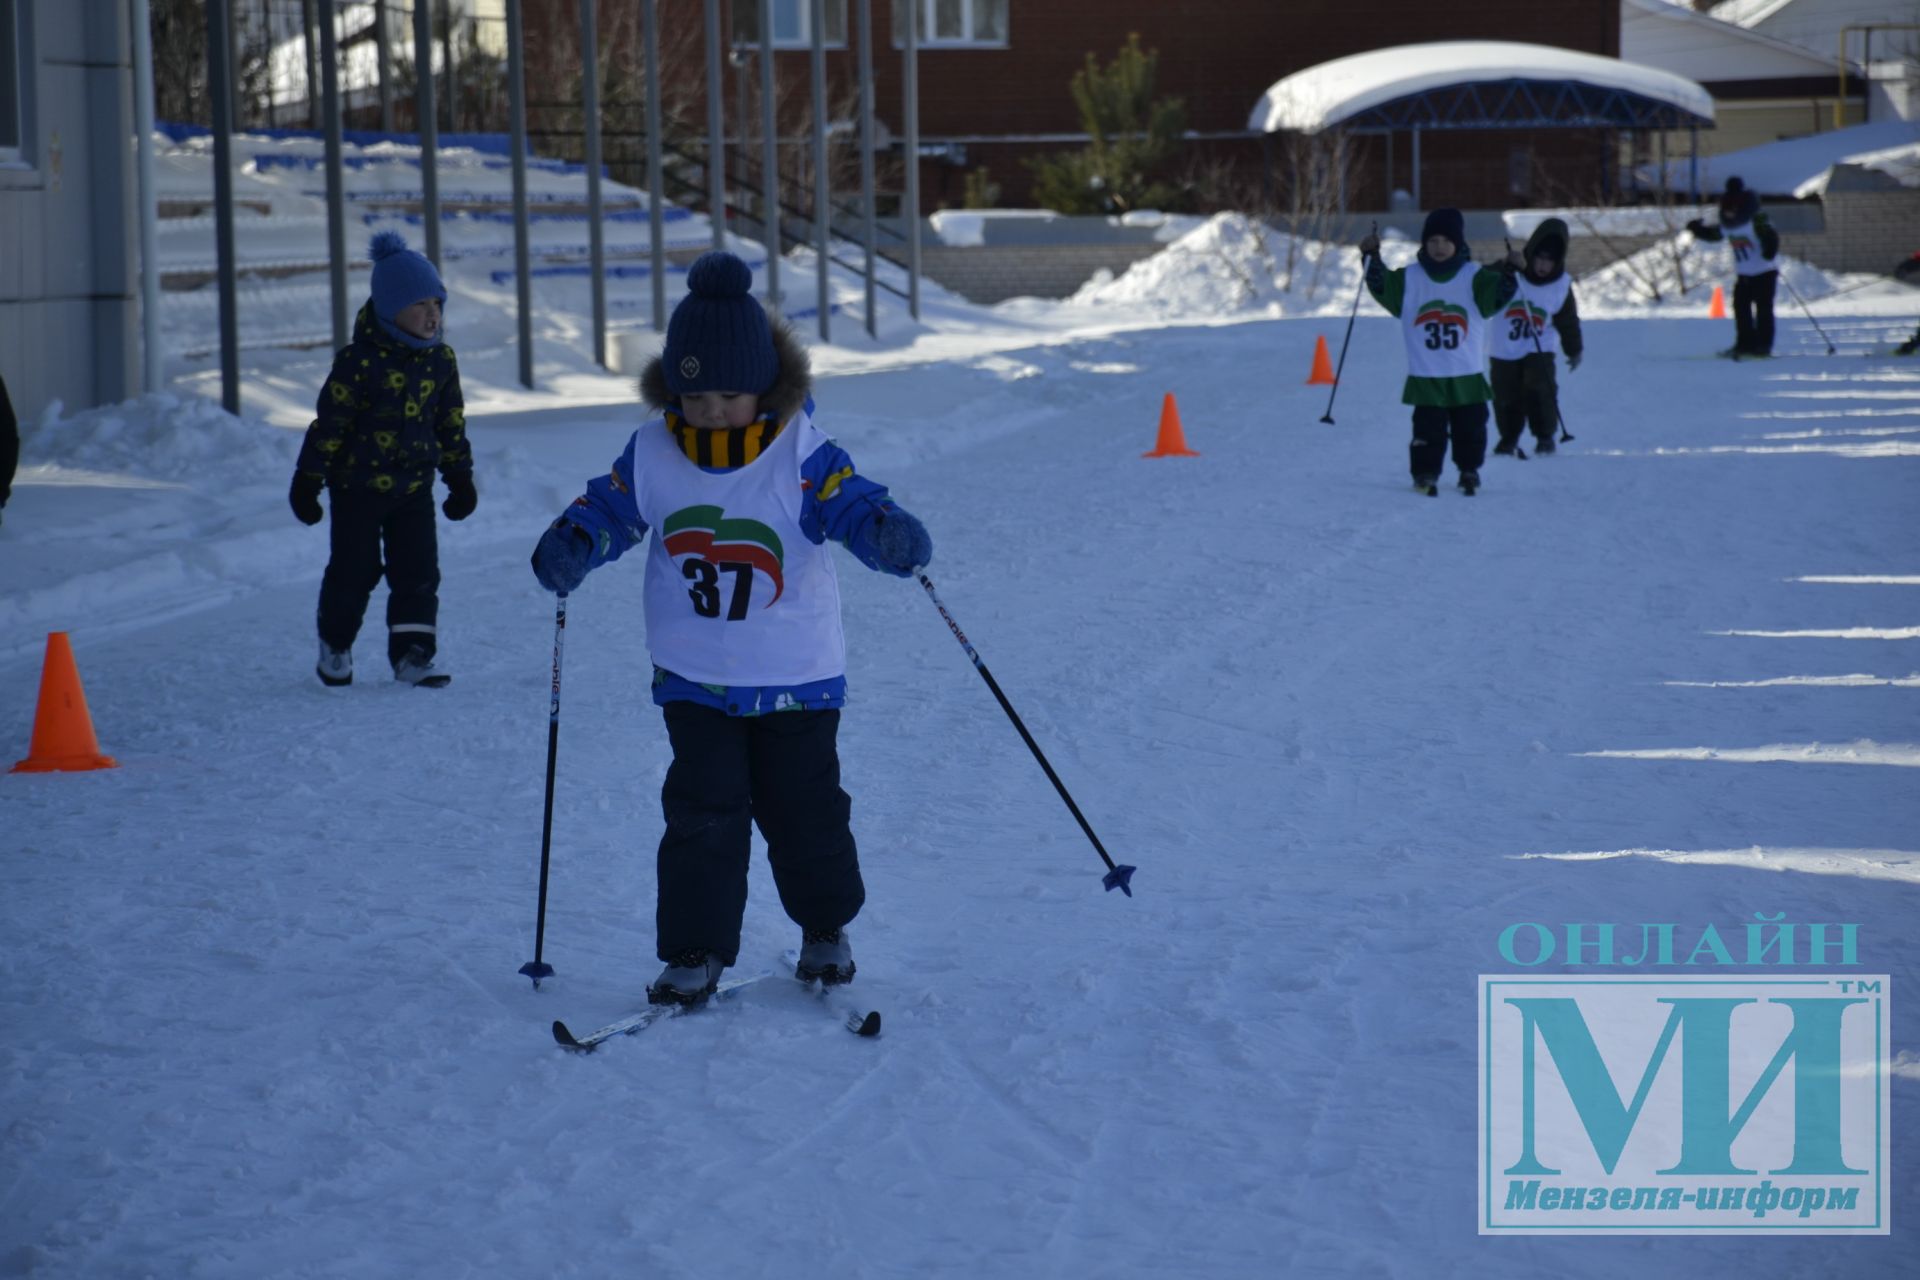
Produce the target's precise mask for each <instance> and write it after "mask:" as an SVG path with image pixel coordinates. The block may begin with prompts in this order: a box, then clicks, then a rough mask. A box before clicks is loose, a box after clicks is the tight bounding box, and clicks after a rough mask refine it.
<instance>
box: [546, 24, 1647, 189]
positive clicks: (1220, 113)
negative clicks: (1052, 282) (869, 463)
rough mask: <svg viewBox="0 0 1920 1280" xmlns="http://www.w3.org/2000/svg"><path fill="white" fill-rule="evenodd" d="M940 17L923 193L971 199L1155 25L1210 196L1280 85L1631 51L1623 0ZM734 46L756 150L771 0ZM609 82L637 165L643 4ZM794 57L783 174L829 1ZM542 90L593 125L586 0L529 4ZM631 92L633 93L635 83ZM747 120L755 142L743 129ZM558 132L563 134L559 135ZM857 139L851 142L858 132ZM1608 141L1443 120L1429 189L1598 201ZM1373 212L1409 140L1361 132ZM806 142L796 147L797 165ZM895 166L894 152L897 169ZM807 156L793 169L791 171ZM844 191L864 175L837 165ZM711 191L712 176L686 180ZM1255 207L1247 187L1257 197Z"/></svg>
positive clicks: (616, 134)
mask: <svg viewBox="0 0 1920 1280" xmlns="http://www.w3.org/2000/svg"><path fill="white" fill-rule="evenodd" d="M908 2H909V0H891V3H889V0H871V9H872V31H873V59H874V91H875V108H876V115H877V117H878V119H879V121H880V124H881V126H882V134H881V136H882V138H883V139H884V140H885V141H886V143H887V144H888V145H887V149H886V155H885V157H884V158H883V171H882V179H881V181H882V185H883V187H889V188H891V189H895V190H897V189H898V182H899V170H898V165H899V149H898V143H897V141H896V140H897V137H898V135H899V133H900V130H901V128H902V123H903V117H902V110H901V83H902V59H901V55H900V47H899V42H898V38H897V33H898V32H899V31H900V30H901V23H902V20H903V19H902V15H903V14H904V12H905V5H906V3H908ZM911 3H914V4H917V5H918V6H920V8H921V10H922V11H923V12H924V13H925V14H926V17H925V19H924V20H923V28H922V29H923V33H924V34H923V38H922V46H921V52H920V60H919V82H920V93H919V103H920V120H919V123H920V141H921V152H922V156H921V191H922V204H923V207H924V208H925V209H927V210H933V209H937V208H940V207H943V206H957V205H960V204H961V203H962V202H963V200H964V199H965V193H966V184H967V180H968V176H969V174H974V175H975V181H976V182H978V181H981V180H982V179H984V180H986V181H990V182H991V183H993V184H995V185H997V186H998V187H999V189H1000V191H999V200H998V203H1000V204H1003V205H1010V206H1019V205H1022V204H1024V203H1026V202H1027V200H1028V196H1029V188H1030V186H1031V182H1030V178H1029V173H1028V170H1027V167H1026V165H1025V163H1024V162H1025V161H1026V160H1028V159H1030V158H1032V157H1034V156H1037V155H1041V154H1044V153H1047V152H1051V151H1067V150H1074V149H1077V148H1078V147H1080V146H1081V145H1083V144H1084V142H1085V134H1084V133H1083V131H1082V126H1081V123H1080V120H1079V117H1078V114H1077V112H1076V110H1075V107H1074V104H1073V101H1072V98H1071V96H1070V94H1069V91H1068V85H1069V82H1070V81H1071V80H1072V77H1073V75H1074V73H1075V72H1076V71H1078V70H1079V69H1080V68H1081V67H1082V65H1083V64H1084V60H1085V58H1086V57H1087V55H1089V54H1091V55H1093V56H1094V57H1095V58H1096V59H1097V60H1099V61H1100V62H1101V63H1102V64H1105V63H1106V62H1108V61H1110V60H1111V59H1112V58H1113V56H1114V54H1115V53H1116V52H1117V51H1118V50H1119V48H1120V47H1121V46H1122V45H1123V44H1125V42H1126V39H1127V36H1128V34H1129V33H1132V32H1137V33H1138V34H1139V36H1140V43H1141V45H1142V47H1143V48H1147V49H1152V50H1157V51H1158V53H1159V78H1158V83H1157V88H1158V92H1159V93H1161V94H1164V95H1168V96H1173V97H1178V98H1180V99H1182V100H1183V102H1184V103H1185V106H1186V110H1187V127H1188V146H1187V149H1186V150H1187V154H1185V155H1184V156H1183V157H1182V159H1181V162H1180V165H1181V172H1179V173H1175V174H1171V175H1168V176H1169V177H1173V178H1176V179H1180V178H1184V179H1186V180H1187V181H1188V182H1190V183H1192V184H1194V187H1193V194H1194V196H1195V200H1196V203H1197V204H1199V205H1200V206H1201V207H1207V206H1209V205H1217V204H1224V203H1234V202H1235V201H1234V200H1232V199H1231V198H1230V197H1233V196H1236V195H1237V196H1240V197H1246V196H1248V195H1250V194H1257V193H1258V192H1259V191H1260V190H1261V187H1262V168H1263V163H1264V162H1263V148H1262V143H1261V140H1260V138H1258V137H1257V136H1255V135H1254V134H1253V133H1252V132H1251V131H1250V130H1249V129H1248V128H1247V117H1248V113H1249V111H1250V110H1251V109H1252V107H1253V105H1254V103H1255V102H1257V101H1258V100H1259V98H1260V95H1261V94H1262V93H1263V92H1264V91H1265V90H1266V89H1267V87H1268V86H1269V85H1271V84H1272V83H1273V82H1274V81H1276V80H1278V79H1279V78H1281V77H1282V76H1285V75H1287V74H1290V73H1291V72H1294V71H1298V70H1301V69H1303V68H1305V67H1309V66H1313V65H1315V64H1317V63H1321V62H1325V61H1327V60H1330V59H1333V58H1337V57H1340V56H1343V55H1346V54H1351V53H1357V52H1361V51H1364V50H1367V49H1370V48H1376V47H1380V46H1385V45H1397V44H1409V43H1416V42H1425V41H1438V40H1458V39H1474V38H1485V39H1502V40H1515V41H1523V42H1530V43H1537V44H1547V45H1557V46H1560V47H1563V48H1570V49H1576V50H1580V51H1583V52H1588V53H1597V54H1604V55H1607V56H1617V55H1618V53H1619V49H1620V5H1619V0H1564V2H1563V3H1559V4H1553V5H1543V4H1540V3H1538V2H1537V0H1485V2H1484V3H1481V4H1478V5H1474V6H1470V7H1469V8H1466V9H1461V8H1458V7H1447V6H1435V5H1432V4H1424V3H1407V2H1404V0H1382V2H1380V3H1375V4H1371V5H1365V6H1356V5H1353V4H1351V3H1336V2H1335V0H1291V2H1290V3H1287V4H1284V5H1278V4H1272V3H1267V2H1264V0H1044V2H1043V0H911ZM720 7H721V24H722V27H723V33H724V34H723V37H722V38H723V40H724V41H725V42H726V44H727V47H728V48H729V49H730V50H731V51H732V52H733V57H732V58H731V59H730V61H729V63H728V64H727V68H726V70H725V71H724V72H723V74H722V80H723V82H724V83H723V85H722V86H721V92H722V93H724V94H725V95H726V101H725V112H726V116H727V130H728V133H729V135H730V137H731V138H732V140H733V142H734V143H735V144H736V145H740V144H744V145H742V146H741V155H742V162H745V160H746V159H748V158H750V157H752V156H754V155H755V154H757V153H756V151H755V144H754V142H753V137H754V135H755V134H756V133H757V128H758V125H757V121H758V119H759V105H758V92H759V89H758V85H759V72H758V66H757V57H758V47H759V46H758V39H757V32H758V23H757V17H756V15H757V12H758V0H722V4H721V6H720ZM824 7H825V10H826V14H827V18H826V22H825V28H826V34H827V38H828V52H827V57H826V63H827V78H828V83H829V86H830V88H829V93H828V102H829V109H828V115H829V118H830V119H831V120H832V121H833V122H835V124H836V126H842V125H845V124H847V123H849V122H850V121H851V119H852V117H853V114H854V110H853V103H854V100H855V90H856V68H857V47H858V42H857V35H856V34H854V32H855V24H856V23H857V20H858V17H857V15H858V13H859V9H860V3H859V0H826V4H825V6H824ZM601 8H602V12H601V15H600V38H601V42H602V45H603V53H602V64H603V68H604V70H603V73H602V76H601V81H602V84H603V85H606V86H609V87H610V93H611V97H610V99H609V107H608V110H607V115H606V119H605V121H604V124H603V131H604V132H605V134H606V135H607V136H608V139H609V145H608V152H607V154H608V155H609V157H610V159H611V160H612V162H613V163H615V164H616V165H619V164H621V162H622V156H623V154H626V153H625V152H623V147H622V145H621V140H622V139H631V140H633V141H634V146H636V147H637V146H638V139H639V138H640V137H641V136H642V132H643V129H644V121H643V119H642V118H641V116H640V114H639V112H638V111H637V109H635V108H634V107H633V106H631V105H627V103H630V102H637V101H638V92H639V90H638V85H639V83H640V78H639V74H638V72H637V67H638V66H639V60H640V52H639V38H640V37H639V31H638V26H637V20H636V18H635V17H634V16H633V11H635V10H637V6H634V5H621V6H613V5H602V6H601ZM772 8H773V13H774V21H773V25H774V31H775V45H776V53H775V56H774V64H775V79H776V91H775V92H776V98H777V100H778V104H779V120H780V125H779V132H780V134H781V136H782V139H783V155H782V161H781V163H782V168H783V172H797V171H798V169H799V168H800V167H801V166H803V165H804V160H803V159H802V157H801V153H802V151H803V150H804V146H805V140H806V137H807V129H808V128H809V127H810V107H809V97H810V88H809V78H808V75H809V72H808V65H809V48H810V40H811V33H810V29H809V19H810V16H811V4H810V3H809V0H773V6H772ZM659 12H660V23H661V50H662V61H663V74H662V77H661V81H662V87H663V93H664V96H665V99H666V108H665V115H666V116H667V119H668V124H667V128H666V131H665V132H666V136H667V137H668V138H669V140H670V142H673V143H676V144H678V145H680V146H682V147H683V148H686V149H689V150H691V151H704V147H705V110H706V106H705V103H706V97H705V95H706V92H707V86H706V84H705V80H706V76H705V46H704V6H703V5H701V4H698V3H693V2H692V0H668V2H667V3H663V4H661V5H660V6H659ZM525 23H526V42H527V50H528V65H529V68H530V70H529V86H530V87H529V94H530V98H531V99H532V105H533V111H534V127H535V131H536V135H537V136H536V142H537V144H538V145H542V146H547V147H553V148H554V149H556V150H559V151H562V152H565V151H566V150H568V145H567V140H568V138H569V136H570V135H571V136H574V137H577V133H578V113H577V110H576V109H575V108H574V107H573V105H572V103H573V101H574V100H575V96H576V95H577V85H578V67H579V59H580V40H579V16H578V9H577V7H576V4H575V0H527V3H526V18H525ZM623 85H624V86H627V88H626V90H625V92H628V93H630V94H631V96H630V97H629V98H628V99H626V101H625V102H623V101H622V100H621V94H622V92H623V90H622V88H621V86H623ZM743 117H744V118H745V119H746V121H747V136H746V137H744V138H743V137H742V136H741V133H740V123H741V120H742V118H743ZM540 135H544V136H540ZM835 136H836V137H837V138H850V134H848V133H847V132H845V131H842V132H840V133H837V134H836V135H835ZM1607 141H1608V139H1606V138H1604V137H1603V136H1602V135H1601V132H1600V131H1597V130H1514V131H1472V130H1461V131H1457V132H1450V133H1434V134H1431V135H1429V136H1428V138H1427V140H1426V144H1425V153H1424V158H1423V172H1424V173H1425V175H1426V178H1425V190H1426V192H1427V193H1428V194H1429V196H1430V197H1431V198H1433V199H1435V200H1438V201H1446V202H1451V203H1456V204H1461V205H1478V206H1499V205H1511V204H1526V203H1533V202H1538V201H1546V200H1558V199H1564V198H1567V197H1568V196H1570V195H1573V194H1588V195H1590V194H1592V193H1594V192H1596V191H1597V190H1599V189H1600V187H1601V185H1602V181H1603V180H1602V170H1603V167H1604V157H1605V156H1606V155H1607V154H1609V152H1608V148H1607V145H1606V143H1607ZM1360 148H1361V154H1360V158H1359V160H1358V182H1357V184H1356V185H1355V187H1354V188H1353V189H1352V190H1351V191H1350V193H1349V195H1350V203H1351V205H1352V206H1353V207H1355V208H1380V207H1384V206H1385V204H1386V203H1387V198H1388V194H1389V188H1388V185H1387V169H1386V166H1387V163H1388V155H1389V149H1390V147H1389V142H1388V140H1387V139H1385V138H1383V137H1369V138H1365V139H1362V140H1361V142H1360ZM1392 150H1393V154H1394V164H1395V170H1394V172H1395V185H1402V186H1404V185H1405V184H1406V175H1405V173H1404V169H1405V167H1406V165H1407V162H1408V154H1409V149H1408V147H1407V145H1406V140H1405V139H1404V138H1402V139H1400V140H1399V145H1398V146H1397V147H1395V148H1392ZM789 155H791V157H792V159H789ZM887 160H890V161H891V163H890V165H889V164H886V161H887ZM790 166H791V167H790ZM835 185H836V188H837V189H844V186H845V184H844V183H843V182H842V181H841V179H840V176H839V174H838V173H837V172H836V181H835ZM686 194H687V195H688V196H691V194H692V189H691V188H689V189H688V192H687V193H686ZM1239 202H1241V203H1245V200H1244V199H1242V200H1241V201H1239Z"/></svg>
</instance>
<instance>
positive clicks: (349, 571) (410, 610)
mask: <svg viewBox="0 0 1920 1280" xmlns="http://www.w3.org/2000/svg"><path fill="white" fill-rule="evenodd" d="M328 502H329V504H330V505H331V507H332V520H331V522H330V524H329V526H328V541H329V544H330V546H331V551H332V554H331V557H330V558H329V559H328V561H327V571H326V573H325V575H324V576H322V577H321V579H320V615H319V623H320V638H321V639H322V640H324V641H326V642H327V644H328V645H329V646H331V647H332V648H335V649H349V648H352V647H353V638H354V637H355V636H357V635H359V634H360V623H361V621H362V620H363V619H364V618H365V617H366V613H367V601H368V600H369V599H371V598H372V596H373V589H374V587H376V586H378V585H379V582H380V576H381V574H383V573H384V574H385V575H386V579H387V658H388V660H389V661H391V662H398V661H399V660H400V658H401V657H402V655H404V654H405V653H406V651H407V650H408V649H410V648H413V647H414V646H416V645H417V646H419V647H420V648H422V649H425V650H426V651H427V656H428V657H432V656H433V653H434V649H435V646H434V625H435V620H436V619H437V618H438V617H439V614H440V594H439V593H440V544H439V534H438V531H437V530H436V529H435V527H434V511H433V486H431V485H423V486H421V487H420V488H419V489H416V490H414V491H413V492H412V493H408V494H399V495H395V494H391V493H374V492H371V491H365V490H348V491H346V492H342V491H340V490H337V489H335V490H331V491H329V493H328ZM383 550H384V562H383V555H382V552H383Z"/></svg>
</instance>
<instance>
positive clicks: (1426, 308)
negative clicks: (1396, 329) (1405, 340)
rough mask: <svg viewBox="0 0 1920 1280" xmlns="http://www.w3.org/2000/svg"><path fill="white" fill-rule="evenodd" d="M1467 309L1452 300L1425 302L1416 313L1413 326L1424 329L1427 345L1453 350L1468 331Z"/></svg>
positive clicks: (1438, 348)
mask: <svg viewBox="0 0 1920 1280" xmlns="http://www.w3.org/2000/svg"><path fill="white" fill-rule="evenodd" d="M1468 323H1469V322H1468V319H1467V309H1466V308H1465V307H1462V306H1458V305H1456V304H1454V303H1451V302H1423V303H1421V304H1420V308H1419V310H1417V311H1416V312H1415V313H1414V317H1413V327H1414V328H1416V329H1424V330H1426V334H1427V346H1428V347H1429V348H1430V349H1432V350H1435V351H1439V350H1442V349H1444V350H1447V351H1451V350H1453V349H1454V348H1455V347H1457V346H1459V345H1460V339H1461V338H1462V337H1464V336H1466V333H1467V325H1468Z"/></svg>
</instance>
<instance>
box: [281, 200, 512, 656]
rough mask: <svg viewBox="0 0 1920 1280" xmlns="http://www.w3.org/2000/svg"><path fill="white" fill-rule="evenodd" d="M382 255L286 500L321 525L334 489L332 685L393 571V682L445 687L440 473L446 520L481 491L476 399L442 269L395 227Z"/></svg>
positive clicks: (328, 613) (378, 245)
mask: <svg viewBox="0 0 1920 1280" xmlns="http://www.w3.org/2000/svg"><path fill="white" fill-rule="evenodd" d="M372 256H373V287H372V291H371V292H372V297H370V298H369V299H368V300H367V304H366V305H365V306H364V307H362V308H361V309H360V317H359V319H358V320H356V321H355V322H354V326H353V342H352V343H351V344H349V345H348V346H346V347H344V348H342V349H341V351H340V353H339V354H338V355H337V356H335V357H334V360H333V371H332V372H331V373H330V374H328V375H327V382H326V385H325V386H323V387H321V388H320V403H319V408H318V411H317V414H318V416H316V417H315V418H314V421H313V425H312V426H310V427H308V428H307V438H306V440H305V441H304V442H303V443H302V444H301V446H300V460H299V462H297V463H296V464H295V467H294V473H293V487H292V489H291V490H290V491H289V493H288V495H287V500H288V502H289V503H290V504H291V505H292V507H293V514H294V515H295V516H296V517H298V518H299V520H300V522H301V523H302V524H319V523H320V520H321V518H322V512H321V510H320V490H321V489H322V488H323V487H324V488H327V489H329V490H331V491H332V504H333V524H332V528H331V531H330V539H329V541H330V545H331V556H330V558H329V559H328V561H327V571H326V574H325V576H324V577H322V578H321V580H320V608H319V614H318V625H319V631H320V660H319V663H318V664H317V666H316V673H317V674H318V675H319V677H320V680H321V682H322V683H324V684H328V685H344V684H351V683H353V640H354V637H355V636H356V635H358V634H359V633H360V623H361V620H362V619H363V618H364V617H365V616H366V612H367V601H368V600H369V599H370V598H371V597H372V595H373V589H374V587H375V586H376V585H378V583H379V581H380V577H381V575H382V574H383V573H384V574H385V575H386V579H387V659H388V661H389V662H391V663H392V664H393V678H394V679H395V680H398V681H400V682H401V683H402V684H411V685H416V686H420V685H424V686H427V687H438V686H440V685H444V684H446V683H447V681H448V680H449V679H450V677H449V676H448V675H447V674H446V672H444V671H442V670H439V669H438V668H436V667H435V666H434V664H433V657H434V653H435V651H436V650H437V648H438V642H437V639H436V631H437V628H438V625H439V612H440V597H439V589H440V549H439V541H438V533H437V530H436V528H435V525H434V515H433V473H434V470H435V468H438V469H439V472H440V475H441V478H442V479H444V480H445V481H446V484H447V498H446V501H445V502H444V503H442V504H441V507H440V509H441V510H442V511H444V512H445V513H446V516H447V519H449V520H464V519H466V518H467V517H468V516H470V515H472V514H473V509H474V507H475V505H476V504H477V503H478V501H479V496H478V494H477V493H476V492H475V491H474V487H473V450H472V448H471V447H470V446H469V445H468V444H467V427H466V422H467V419H466V408H465V403H466V402H465V400H464V399H463V398H462V397H461V394H460V366H459V364H458V362H457V361H456V360H455V359H454V355H453V348H452V347H450V346H448V345H447V343H446V340H445V331H444V329H443V327H442V324H441V307H442V306H443V305H444V304H445V302H446V299H447V290H446V286H444V285H443V284H441V282H440V273H439V272H438V271H436V270H434V266H433V263H431V262H429V261H428V260H427V259H426V258H424V257H422V256H421V255H420V254H418V253H415V252H414V251H413V250H411V249H409V248H407V244H406V241H405V240H403V239H401V238H400V236H399V235H398V234H397V233H395V232H392V231H383V232H381V233H380V234H379V235H377V236H375V237H374V238H373V246H372Z"/></svg>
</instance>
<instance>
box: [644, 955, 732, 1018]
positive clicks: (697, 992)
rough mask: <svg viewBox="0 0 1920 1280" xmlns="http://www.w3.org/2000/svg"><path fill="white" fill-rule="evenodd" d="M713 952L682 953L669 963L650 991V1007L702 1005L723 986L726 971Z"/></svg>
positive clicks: (648, 998)
mask: <svg viewBox="0 0 1920 1280" xmlns="http://www.w3.org/2000/svg"><path fill="white" fill-rule="evenodd" d="M726 967H727V966H726V965H724V964H722V963H721V962H720V958H719V957H718V956H716V955H714V954H713V953H712V952H711V951H683V952H681V953H680V954H679V955H677V956H675V957H674V958H673V959H671V960H669V961H667V967H666V968H664V969H662V970H661V971H660V976H659V977H657V978H655V979H654V980H653V985H652V986H650V987H648V988H647V1003H648V1004H680V1005H687V1004H699V1003H700V1002H701V1001H703V1000H705V999H706V998H707V997H708V996H710V995H712V994H713V989H714V988H715V987H717V986H719V985H720V975H721V973H722V972H723V971H725V969H726Z"/></svg>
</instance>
